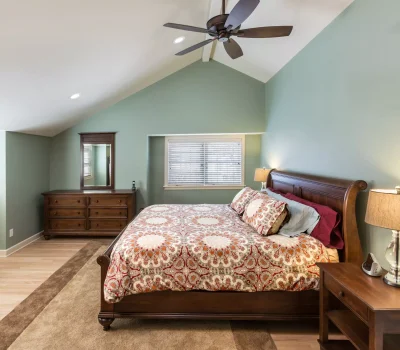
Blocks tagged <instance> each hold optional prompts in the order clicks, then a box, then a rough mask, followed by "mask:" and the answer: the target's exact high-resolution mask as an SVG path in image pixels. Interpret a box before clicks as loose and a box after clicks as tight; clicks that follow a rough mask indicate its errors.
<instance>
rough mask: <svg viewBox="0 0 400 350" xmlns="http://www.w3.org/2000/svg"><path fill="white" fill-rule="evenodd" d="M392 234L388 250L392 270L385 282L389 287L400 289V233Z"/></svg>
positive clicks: (387, 257) (387, 254)
mask: <svg viewBox="0 0 400 350" xmlns="http://www.w3.org/2000/svg"><path fill="white" fill-rule="evenodd" d="M392 232H393V234H392V241H391V242H390V244H389V246H388V247H387V249H386V259H387V260H388V262H389V264H390V270H389V272H388V273H387V275H386V276H385V277H384V278H383V281H384V282H385V283H386V284H388V285H389V286H392V287H397V288H400V273H399V272H400V231H392Z"/></svg>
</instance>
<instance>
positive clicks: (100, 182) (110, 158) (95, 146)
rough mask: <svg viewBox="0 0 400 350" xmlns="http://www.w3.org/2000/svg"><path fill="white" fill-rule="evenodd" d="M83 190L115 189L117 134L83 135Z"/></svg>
mask: <svg viewBox="0 0 400 350" xmlns="http://www.w3.org/2000/svg"><path fill="white" fill-rule="evenodd" d="M80 135H81V160H82V162H81V190H94V189H114V154H115V148H114V147H115V146H114V139H115V133H82V134H80Z"/></svg>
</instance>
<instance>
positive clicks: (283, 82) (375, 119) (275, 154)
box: [261, 0, 400, 263]
mask: <svg viewBox="0 0 400 350" xmlns="http://www.w3.org/2000/svg"><path fill="white" fill-rule="evenodd" d="M399 13H400V1H398V0H385V1H383V2H382V1H376V0H356V1H355V2H354V3H353V4H352V5H351V6H350V7H349V8H348V9H347V10H346V11H344V12H343V13H342V14H341V15H340V16H339V17H338V18H337V19H336V20H335V21H334V22H333V23H332V24H331V25H329V26H328V27H327V28H326V29H325V30H324V31H323V32H322V33H321V34H320V35H318V36H317V37H316V38H315V39H314V40H313V41H312V42H311V43H310V44H309V45H308V46H307V47H306V48H305V49H304V50H303V51H302V52H301V53H300V54H298V55H297V56H296V57H295V58H294V59H293V60H292V61H291V62H290V63H289V64H288V65H287V66H285V67H284V68H283V69H282V70H281V71H280V72H279V73H278V74H277V75H276V76H275V77H274V78H273V79H272V80H271V81H269V82H268V83H267V84H266V89H265V93H266V122H267V126H266V134H264V137H263V146H262V158H261V159H262V165H265V166H271V167H276V168H279V169H285V170H294V171H300V172H307V173H311V174H319V175H327V176H333V177H341V178H348V179H364V180H366V181H367V182H368V183H369V185H370V187H375V188H376V187H384V188H393V187H394V186H395V185H399V183H400V181H399V180H400V159H399V152H400V138H399V136H398V134H399V133H398V125H397V124H398V122H399V121H400V98H399V92H400V90H399V83H400V64H399V58H400V45H399V43H400V20H399ZM367 197H368V195H367V193H365V194H363V195H361V198H360V200H359V203H358V216H359V225H360V230H361V236H362V242H363V245H364V250H365V252H368V251H372V252H373V253H374V254H376V256H377V258H378V259H379V261H380V262H381V263H385V262H386V260H385V258H384V250H385V247H386V245H387V244H388V242H389V240H390V235H391V232H389V231H388V230H384V229H378V228H374V227H371V226H369V225H366V224H364V216H365V205H366V201H367Z"/></svg>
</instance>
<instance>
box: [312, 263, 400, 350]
mask: <svg viewBox="0 0 400 350" xmlns="http://www.w3.org/2000/svg"><path fill="white" fill-rule="evenodd" d="M318 267H319V268H320V270H321V285H320V321H319V343H320V346H321V350H351V349H358V350H383V349H385V350H395V349H396V350H399V349H400V336H397V335H396V336H394V335H393V334H400V289H399V288H394V287H390V286H388V285H386V284H385V283H383V281H382V278H380V277H370V276H367V275H366V274H365V273H363V271H362V270H361V267H360V266H357V265H354V264H349V263H338V264H318ZM329 321H331V322H332V323H333V324H335V325H336V327H337V328H338V329H339V330H340V331H341V332H342V333H343V334H344V335H345V336H346V337H347V339H348V340H329V330H328V327H329ZM384 334H385V337H384Z"/></svg>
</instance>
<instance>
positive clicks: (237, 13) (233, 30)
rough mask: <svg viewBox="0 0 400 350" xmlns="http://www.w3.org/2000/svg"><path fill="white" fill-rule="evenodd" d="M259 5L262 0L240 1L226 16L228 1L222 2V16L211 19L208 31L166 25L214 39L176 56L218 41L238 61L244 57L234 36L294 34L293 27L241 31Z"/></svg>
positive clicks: (250, 36) (253, 36) (264, 36)
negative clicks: (203, 34) (243, 24)
mask: <svg viewBox="0 0 400 350" xmlns="http://www.w3.org/2000/svg"><path fill="white" fill-rule="evenodd" d="M259 3H260V0H240V1H239V2H238V3H237V5H236V6H235V7H234V8H233V10H232V12H231V13H229V14H225V9H226V0H222V14H221V15H218V16H215V17H213V18H211V19H210V20H209V21H208V22H207V29H203V28H199V27H193V26H187V25H184V24H176V23H166V24H164V27H168V28H174V29H182V30H187V31H190V32H197V33H205V34H208V35H210V36H211V37H212V39H208V40H206V41H203V42H201V43H198V44H196V45H193V46H191V47H189V48H187V49H185V50H183V51H181V52H178V53H177V54H176V55H177V56H183V55H186V54H188V53H189V52H192V51H194V50H197V49H199V48H201V47H203V46H206V45H208V44H210V43H212V42H213V41H215V40H218V41H219V42H221V43H224V47H225V50H226V52H227V53H228V55H229V56H230V57H231V58H232V59H236V58H239V57H241V56H243V51H242V49H241V47H240V46H239V44H238V43H237V42H236V41H235V40H233V39H232V36H236V37H239V38H277V37H282V36H289V35H290V33H291V32H292V29H293V26H275V27H259V28H250V29H243V30H241V29H240V27H241V25H242V23H243V22H244V21H245V20H246V19H247V18H248V17H249V16H250V15H251V14H252V13H253V11H254V10H255V9H256V7H257V6H258V4H259Z"/></svg>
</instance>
